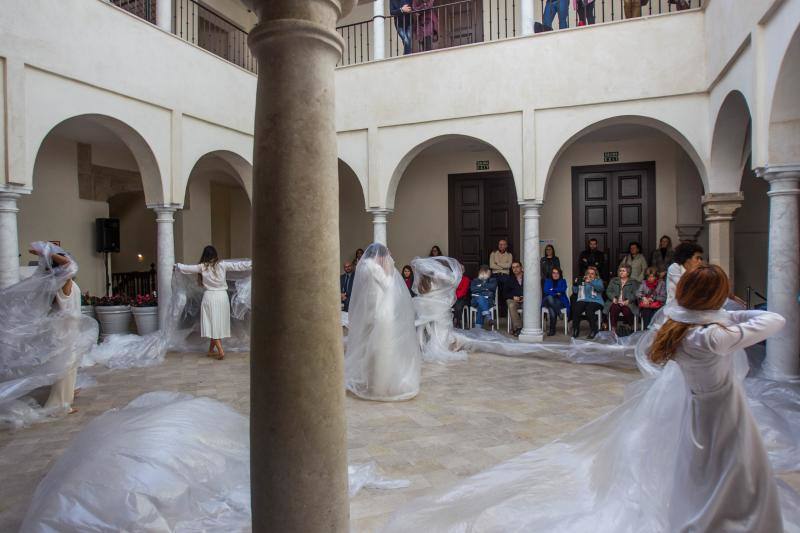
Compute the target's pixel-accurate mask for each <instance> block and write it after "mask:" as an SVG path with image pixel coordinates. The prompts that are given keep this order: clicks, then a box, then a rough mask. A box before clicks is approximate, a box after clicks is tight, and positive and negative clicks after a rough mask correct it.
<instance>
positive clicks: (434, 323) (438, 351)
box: [411, 256, 467, 362]
mask: <svg viewBox="0 0 800 533" xmlns="http://www.w3.org/2000/svg"><path fill="white" fill-rule="evenodd" d="M411 268H413V269H414V286H413V291H414V292H415V293H416V294H417V297H416V298H413V299H412V303H413V304H414V311H415V312H416V315H417V318H416V321H415V325H416V326H417V338H418V339H419V346H420V350H421V351H422V357H423V359H425V360H426V361H434V362H446V361H459V360H464V359H466V358H467V352H465V351H459V350H456V349H454V348H455V346H454V345H455V339H454V338H453V304H454V303H455V301H456V287H458V283H459V281H461V275H462V269H461V264H460V263H459V262H458V261H456V260H455V259H453V258H450V257H444V256H440V257H424V258H423V257H417V258H415V259H414V260H412V261H411Z"/></svg>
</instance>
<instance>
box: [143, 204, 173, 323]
mask: <svg viewBox="0 0 800 533" xmlns="http://www.w3.org/2000/svg"><path fill="white" fill-rule="evenodd" d="M148 207H150V209H152V210H153V211H155V212H156V227H157V231H158V233H157V237H158V241H157V244H156V247H157V254H158V256H157V259H156V260H157V262H158V263H157V265H156V272H157V274H156V275H157V276H158V301H159V305H158V318H159V322H160V323H161V327H162V328H163V327H164V321H165V320H166V318H167V312H168V311H169V303H170V302H171V301H172V267H173V266H174V265H175V234H174V231H173V226H174V224H175V211H177V210H178V208H177V206H174V205H169V204H159V205H151V206H148Z"/></svg>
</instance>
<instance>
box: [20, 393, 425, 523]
mask: <svg viewBox="0 0 800 533" xmlns="http://www.w3.org/2000/svg"><path fill="white" fill-rule="evenodd" d="M249 435H250V433H249V423H248V421H247V418H245V417H244V416H242V415H241V414H239V413H237V412H236V411H234V410H233V409H231V408H230V407H228V406H227V405H225V404H223V403H220V402H218V401H216V400H212V399H209V398H195V397H192V396H190V395H187V394H180V393H176V392H151V393H147V394H144V395H142V396H140V397H139V398H137V399H135V400H134V401H132V402H131V403H129V404H128V405H127V406H125V407H123V408H121V409H112V410H110V411H107V412H106V413H104V414H102V415H100V416H99V417H97V418H96V419H94V420H92V421H91V422H90V423H89V424H88V425H87V426H86V428H84V429H83V430H82V431H81V432H80V433H79V434H78V436H77V437H76V438H75V439H74V440H73V441H72V443H71V444H70V445H69V447H68V448H67V449H66V451H64V453H63V454H62V455H61V457H60V458H59V459H58V461H56V463H55V465H53V467H52V468H51V469H50V471H49V472H48V473H47V475H46V476H45V478H44V479H43V480H42V481H41V483H39V486H38V487H37V489H36V492H35V493H34V495H33V498H32V500H31V504H30V506H29V508H28V512H27V514H26V516H25V520H24V522H23V524H22V528H21V531H22V532H25V533H30V532H37V533H51V532H54V531H94V532H108V533H111V532H115V533H116V532H119V531H154V532H155V531H159V532H162V531H163V532H183V533H186V532H198V533H199V532H206V533H212V532H213V533H230V532H237V531H249V530H250V527H251V514H250V444H249V442H250V441H249ZM265 453H268V452H265ZM348 473H349V478H350V493H351V496H352V495H355V493H356V492H358V491H359V490H360V489H361V488H363V487H368V488H379V489H392V488H400V487H406V486H408V484H409V483H408V481H404V480H390V479H386V478H383V477H382V476H381V475H380V474H379V473H378V471H377V468H376V467H375V464H374V463H367V464H355V465H350V466H349V467H348Z"/></svg>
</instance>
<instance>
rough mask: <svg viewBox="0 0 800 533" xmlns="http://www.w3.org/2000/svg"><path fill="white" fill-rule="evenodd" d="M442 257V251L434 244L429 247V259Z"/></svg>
mask: <svg viewBox="0 0 800 533" xmlns="http://www.w3.org/2000/svg"><path fill="white" fill-rule="evenodd" d="M441 255H442V249H441V248H439V246H437V245H436V244H434V245H433V246H431V253H430V254H428V256H429V257H439V256H441Z"/></svg>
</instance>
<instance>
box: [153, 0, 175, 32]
mask: <svg viewBox="0 0 800 533" xmlns="http://www.w3.org/2000/svg"><path fill="white" fill-rule="evenodd" d="M156 26H158V27H159V28H161V29H162V30H164V31H168V32H170V33H172V0H159V1H158V2H156Z"/></svg>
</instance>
